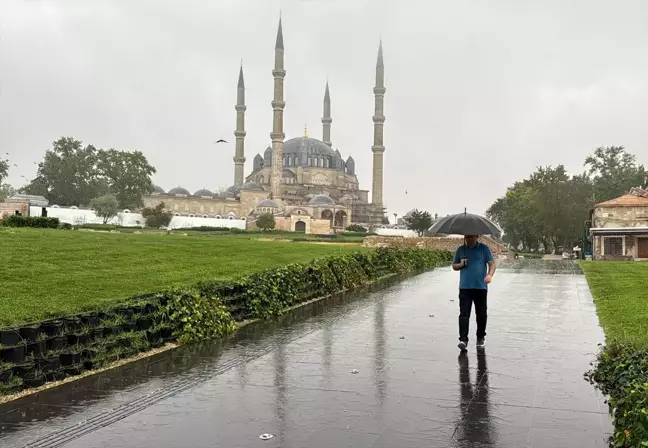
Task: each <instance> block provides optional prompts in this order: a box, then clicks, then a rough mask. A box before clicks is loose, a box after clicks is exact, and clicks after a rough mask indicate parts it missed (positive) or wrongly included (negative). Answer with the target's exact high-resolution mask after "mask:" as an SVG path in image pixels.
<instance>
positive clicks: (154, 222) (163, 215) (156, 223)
mask: <svg viewBox="0 0 648 448" xmlns="http://www.w3.org/2000/svg"><path fill="white" fill-rule="evenodd" d="M142 217H143V218H144V220H145V221H146V226H147V227H153V228H156V229H158V228H160V227H163V226H164V227H167V226H168V225H169V223H170V222H171V220H172V219H173V213H171V212H170V211H167V210H165V205H164V202H160V203H159V204H158V205H156V206H155V207H144V208H143V209H142Z"/></svg>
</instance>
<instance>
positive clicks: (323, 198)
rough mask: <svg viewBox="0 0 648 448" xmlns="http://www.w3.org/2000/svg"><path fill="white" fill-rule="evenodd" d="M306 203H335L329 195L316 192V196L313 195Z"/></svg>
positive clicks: (322, 204)
mask: <svg viewBox="0 0 648 448" xmlns="http://www.w3.org/2000/svg"><path fill="white" fill-rule="evenodd" d="M308 205H313V206H325V205H335V202H333V199H331V198H330V197H329V196H326V195H325V194H318V195H317V196H313V199H311V200H310V202H309V203H308Z"/></svg>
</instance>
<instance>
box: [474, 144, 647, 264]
mask: <svg viewBox="0 0 648 448" xmlns="http://www.w3.org/2000/svg"><path fill="white" fill-rule="evenodd" d="M583 166H584V170H583V172H582V173H580V174H573V175H570V174H569V173H568V172H567V170H566V169H565V167H564V166H563V165H558V166H556V167H553V166H541V167H538V168H537V169H536V171H535V172H533V173H531V174H530V175H529V177H527V178H526V179H523V180H520V181H517V182H515V183H514V184H513V185H512V186H510V187H508V188H507V190H506V194H504V196H502V197H500V198H498V199H497V200H496V201H495V202H494V203H493V204H492V205H491V206H490V207H489V208H488V210H487V212H486V215H487V216H488V217H489V218H490V219H492V220H493V221H495V222H496V223H498V224H499V226H500V227H501V228H502V230H503V231H504V236H503V239H504V241H505V242H506V243H509V244H511V245H512V246H513V247H515V248H518V249H521V250H524V251H538V250H541V251H545V252H550V251H553V252H555V253H559V252H560V250H561V249H563V248H564V249H568V250H569V249H571V247H573V245H575V244H578V243H579V242H580V241H581V239H582V237H583V233H584V232H585V230H586V228H587V226H588V225H589V222H588V220H589V217H590V211H591V210H592V208H593V207H594V205H595V204H597V203H600V202H604V201H608V200H610V199H614V198H617V197H619V196H622V195H624V194H627V193H628V192H629V191H630V189H631V188H632V187H645V186H646V184H648V172H647V171H646V168H645V167H644V166H643V165H641V164H639V163H637V158H636V156H635V155H634V154H631V153H629V152H627V151H626V150H625V148H624V147H623V146H609V147H599V148H597V149H596V150H595V151H594V152H593V153H592V154H591V155H589V156H588V157H587V158H586V159H585V161H584V164H583Z"/></svg>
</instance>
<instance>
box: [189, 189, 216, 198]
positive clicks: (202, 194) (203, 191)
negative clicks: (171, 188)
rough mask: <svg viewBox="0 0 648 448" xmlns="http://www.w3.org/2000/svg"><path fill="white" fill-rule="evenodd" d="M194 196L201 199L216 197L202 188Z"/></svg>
mask: <svg viewBox="0 0 648 448" xmlns="http://www.w3.org/2000/svg"><path fill="white" fill-rule="evenodd" d="M193 195H194V196H199V197H202V196H214V193H212V192H211V191H209V190H207V189H206V188H201V189H200V190H198V191H196V192H195V193H194V194H193Z"/></svg>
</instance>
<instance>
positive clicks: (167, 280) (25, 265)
mask: <svg viewBox="0 0 648 448" xmlns="http://www.w3.org/2000/svg"><path fill="white" fill-rule="evenodd" d="M259 236H260V235H257V237H259ZM357 250H365V249H362V248H361V247H360V246H358V245H338V244H333V243H330V244H312V243H307V242H305V243H302V242H286V241H258V240H255V239H252V238H240V237H226V236H221V237H217V238H205V237H198V236H182V235H134V234H130V233H103V232H82V231H71V230H70V231H64V230H45V229H43V230H41V229H3V228H0V326H7V325H13V324H17V323H24V322H32V321H36V320H41V319H43V318H46V317H51V316H61V315H67V314H72V313H76V312H79V311H83V310H88V309H97V308H101V307H102V306H105V305H106V304H110V303H115V302H117V301H120V300H124V299H127V298H128V297H131V296H133V295H136V294H142V293H148V292H155V291H158V290H161V289H164V288H168V287H171V286H174V285H182V284H191V283H195V282H197V281H200V280H205V279H231V278H235V277H238V276H242V275H245V274H249V273H251V272H254V271H260V270H263V269H267V268H271V267H275V266H281V265H286V264H289V263H291V262H307V261H310V260H312V259H313V258H316V257H321V256H325V255H332V254H340V253H345V252H350V251H357Z"/></svg>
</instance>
